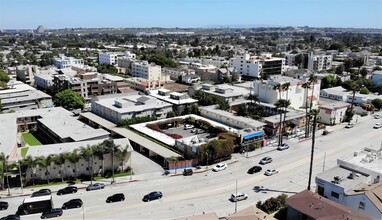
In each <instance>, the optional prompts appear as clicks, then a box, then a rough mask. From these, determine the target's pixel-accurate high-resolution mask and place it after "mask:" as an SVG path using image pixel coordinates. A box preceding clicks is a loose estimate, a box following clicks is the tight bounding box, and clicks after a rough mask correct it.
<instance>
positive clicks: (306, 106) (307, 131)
mask: <svg viewBox="0 0 382 220" xmlns="http://www.w3.org/2000/svg"><path fill="white" fill-rule="evenodd" d="M301 87H302V88H304V89H305V97H306V98H305V138H307V137H308V133H309V130H308V128H309V115H308V89H309V88H310V82H309V81H308V82H306V83H304V84H302V85H301Z"/></svg>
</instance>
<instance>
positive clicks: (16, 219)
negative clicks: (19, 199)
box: [0, 214, 20, 220]
mask: <svg viewBox="0 0 382 220" xmlns="http://www.w3.org/2000/svg"><path fill="white" fill-rule="evenodd" d="M0 220H20V216H19V215H15V214H12V215H8V216H5V217H2V218H0Z"/></svg>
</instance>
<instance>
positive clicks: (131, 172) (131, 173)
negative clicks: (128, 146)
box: [130, 152, 133, 180]
mask: <svg viewBox="0 0 382 220" xmlns="http://www.w3.org/2000/svg"><path fill="white" fill-rule="evenodd" d="M131 154H132V152H130V180H132V179H133V167H132V166H131V164H132V162H131V160H132V159H133V158H132V155H131Z"/></svg>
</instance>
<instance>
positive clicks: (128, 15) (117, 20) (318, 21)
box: [0, 0, 382, 29]
mask: <svg viewBox="0 0 382 220" xmlns="http://www.w3.org/2000/svg"><path fill="white" fill-rule="evenodd" d="M0 6H1V7H2V8H3V9H5V10H3V12H2V13H1V15H0V28H1V29H35V28H36V27H37V26H38V25H44V26H45V27H46V28H48V29H59V28H79V27H82V28H92V27H94V28H97V27H98V28H102V27H104V28H106V27H111V28H130V27H131V28H137V27H142V28H148V27H164V28H172V27H181V28H206V27H261V26H264V27H274V26H279V27H283V26H295V27H298V26H309V27H339V28H382V1H379V0H363V1H361V0H348V1H345V0H338V1H330V0H321V1H318V0H308V1H303V0H290V1H281V0H274V1H271V2H269V1H266V2H260V1H249V0H237V1H230V0H223V1H221V0H220V1H219V0H208V1H202V0H194V1H190V0H184V1H176V0H163V1H153V0H143V1H139V2H137V1H134V2H132V1H128V2H123V1H113V2H112V3H110V1H97V0H96V1H88V0H84V1H74V0H68V1H65V4H57V3H56V2H53V3H52V2H51V1H47V0H35V1H33V2H32V1H25V0H12V1H11V0H1V1H0ZM360 14H361V15H360Z"/></svg>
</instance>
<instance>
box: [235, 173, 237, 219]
mask: <svg viewBox="0 0 382 220" xmlns="http://www.w3.org/2000/svg"><path fill="white" fill-rule="evenodd" d="M236 196H237V179H236ZM236 212H237V198H236V199H235V213H236Z"/></svg>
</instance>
